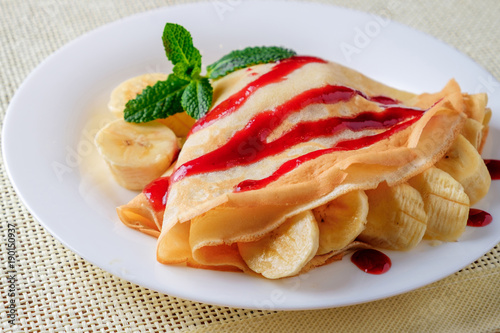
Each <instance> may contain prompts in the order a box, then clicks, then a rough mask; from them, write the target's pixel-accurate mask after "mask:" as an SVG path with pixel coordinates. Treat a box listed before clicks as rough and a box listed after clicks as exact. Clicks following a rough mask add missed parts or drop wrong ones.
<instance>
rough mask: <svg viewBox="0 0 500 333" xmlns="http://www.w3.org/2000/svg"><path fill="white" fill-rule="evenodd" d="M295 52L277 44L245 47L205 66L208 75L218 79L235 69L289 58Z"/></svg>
mask: <svg viewBox="0 0 500 333" xmlns="http://www.w3.org/2000/svg"><path fill="white" fill-rule="evenodd" d="M295 54H296V53H295V51H293V50H289V49H285V48H282V47H277V46H258V47H247V48H246V49H243V50H236V51H232V52H231V53H229V54H227V55H225V56H224V57H222V58H221V59H219V60H218V61H216V62H214V63H213V64H211V65H210V66H208V67H207V72H208V77H209V78H211V79H218V78H220V77H222V76H225V75H227V74H229V73H231V72H234V71H235V70H237V69H241V68H245V67H249V66H253V65H257V64H264V63H269V62H276V61H278V60H282V59H286V58H290V57H292V56H294V55H295Z"/></svg>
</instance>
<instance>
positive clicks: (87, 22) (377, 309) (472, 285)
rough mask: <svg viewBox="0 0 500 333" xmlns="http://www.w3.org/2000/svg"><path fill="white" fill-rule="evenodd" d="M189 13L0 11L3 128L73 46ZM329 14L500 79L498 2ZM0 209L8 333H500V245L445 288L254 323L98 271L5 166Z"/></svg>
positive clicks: (17, 7)
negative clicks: (134, 22)
mask: <svg viewBox="0 0 500 333" xmlns="http://www.w3.org/2000/svg"><path fill="white" fill-rule="evenodd" d="M184 2H187V1H159V0H158V1H153V0H146V1H120V0H106V1H102V0H87V1H78V2H75V1H71V2H70V1H63V0H25V1H18V0H2V1H0V12H1V13H2V20H1V22H0V61H1V63H0V65H1V66H0V80H1V86H0V117H1V121H2V123H3V118H4V116H5V112H6V109H7V105H8V103H9V101H10V100H11V98H12V96H13V95H14V93H15V91H16V89H17V88H18V87H19V85H20V84H21V82H22V81H23V80H24V79H25V78H26V76H27V75H28V73H29V72H30V71H31V70H33V69H34V68H35V67H36V66H37V65H38V64H39V63H40V62H41V61H42V60H43V59H44V58H46V57H47V56H48V55H50V54H51V53H52V52H54V51H55V50H57V49H58V48H60V47H61V46H63V45H64V44H66V43H67V42H69V41H71V40H73V39H74V38H76V37H78V36H80V35H82V34H83V33H85V32H88V31H90V30H92V29H94V28H97V27H99V26H101V25H103V24H105V23H108V22H112V21H115V20H117V19H120V18H122V17H126V16H128V15H132V14H135V13H138V12H143V11H146V10H149V9H153V8H157V7H160V6H165V5H174V4H180V3H184ZM323 2H327V3H331V4H336V5H340V6H345V7H351V8H355V9H359V10H363V11H367V12H371V13H374V14H381V15H384V16H386V17H387V16H388V17H390V18H391V19H393V20H396V21H399V22H401V23H404V24H406V25H409V26H412V27H415V28H416V29H418V30H421V31H424V32H427V33H429V34H431V35H433V36H435V37H437V38H438V39H441V40H443V41H444V42H446V43H448V44H450V45H452V46H454V47H455V48H457V49H459V50H460V51H461V52H464V53H466V54H467V55H469V56H470V57H471V58H472V59H474V60H475V61H476V62H478V63H479V64H480V65H482V66H483V67H485V68H486V69H487V70H488V71H489V72H490V73H492V74H493V75H494V76H495V77H496V78H497V79H499V78H500V57H498V54H500V43H498V40H500V20H498V17H500V5H499V3H498V1H497V0H481V1H474V2H472V1H468V2H466V1H459V0H456V1H443V2H439V3H437V2H436V1H432V0H425V1H424V0H420V1H412V2H404V4H403V2H402V1H401V2H400V1H394V0H392V1H384V0H376V1H373V0H371V1H370V0H353V1H348V0H345V1H323ZM238 3H239V0H238V1H236V0H231V1H230V0H221V1H215V2H214V8H215V6H226V7H225V8H232V9H233V10H237V6H238ZM227 6H229V7H227ZM450 61H452V60H450ZM486 88H487V89H493V90H494V89H499V88H500V87H496V86H491V85H490V86H486ZM0 204H1V208H2V212H3V214H2V215H1V216H0V222H1V224H0V228H1V236H2V241H1V243H0V249H1V251H2V271H1V281H2V289H1V296H2V300H3V302H2V303H0V332H134V333H135V332H305V331H307V332H309V331H310V332H333V331H334V332H353V331H369V332H385V331H387V332H430V331H431V332H500V247H499V246H498V245H497V246H496V247H495V248H494V249H492V250H491V251H490V252H489V253H487V254H485V255H484V256H483V257H481V258H480V259H479V260H477V261H476V262H475V263H473V264H471V265H469V266H468V267H466V268H464V269H463V270H461V271H460V272H457V273H455V274H454V275H452V276H450V277H448V278H446V279H443V280H441V281H438V282H436V283H433V284H431V285H429V286H426V287H423V288H420V289H418V290H415V291H412V292H409V293H406V294H403V295H399V296H395V297H391V298H389V299H385V300H380V301H376V302H371V303H366V304H360V305H355V306H349V307H343V308H335V309H326V310H316V311H296V312H275V311H256V310H245V309H233V308H225V307H218V306H212V305H207V304H202V303H196V302H191V301H187V300H181V299H178V298H175V297H170V296H168V295H163V294H160V293H157V292H154V291H151V290H149V289H147V288H143V287H140V286H137V285H135V284H132V283H129V282H127V281H125V280H122V279H120V278H117V277H115V276H113V275H111V274H109V273H107V272H105V271H103V270H101V269H99V268H98V267H95V266H93V265H91V264H90V263H88V262H86V261H85V260H83V259H82V258H80V257H79V256H77V255H75V254H74V253H72V252H71V251H69V250H68V249H66V248H65V247H64V246H62V245H61V244H60V243H59V242H58V241H57V240H55V239H54V238H53V237H52V236H51V235H50V234H49V233H48V232H47V231H45V230H44V229H43V227H41V226H40V224H38V223H37V222H36V221H34V219H33V217H32V216H31V215H30V213H29V212H28V211H27V210H26V208H25V207H24V206H23V204H22V203H21V202H20V200H19V198H18V196H17V195H16V193H15V192H14V190H13V188H12V186H11V185H10V182H9V180H8V178H7V175H6V172H5V168H4V165H3V163H2V164H1V165H0ZM9 224H10V225H11V226H14V229H15V232H16V236H15V238H16V245H17V251H16V255H17V262H16V264H15V269H16V270H17V272H16V277H17V281H16V282H15V285H16V296H15V300H16V304H15V306H16V309H15V316H16V326H12V325H11V323H10V322H9V320H10V317H9V311H10V309H9V305H10V303H9V300H10V299H11V298H10V296H9V286H10V282H11V281H9V273H8V272H9V266H8V262H9V260H8V248H7V246H8V244H9V242H8V233H9Z"/></svg>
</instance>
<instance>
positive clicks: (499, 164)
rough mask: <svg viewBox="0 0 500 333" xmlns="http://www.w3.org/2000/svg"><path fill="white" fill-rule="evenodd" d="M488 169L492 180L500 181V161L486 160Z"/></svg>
mask: <svg viewBox="0 0 500 333" xmlns="http://www.w3.org/2000/svg"><path fill="white" fill-rule="evenodd" d="M484 163H485V164H486V167H487V168H488V171H489V173H490V176H491V179H492V180H498V179H500V161H499V160H491V159H488V160H484Z"/></svg>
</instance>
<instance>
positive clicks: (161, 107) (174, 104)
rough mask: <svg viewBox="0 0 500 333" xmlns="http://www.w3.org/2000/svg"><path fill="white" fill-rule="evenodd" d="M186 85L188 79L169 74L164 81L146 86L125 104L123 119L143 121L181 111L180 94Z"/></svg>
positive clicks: (134, 121)
mask: <svg viewBox="0 0 500 333" xmlns="http://www.w3.org/2000/svg"><path fill="white" fill-rule="evenodd" d="M188 85H189V81H187V80H183V79H180V78H178V77H177V76H175V75H173V74H170V75H169V76H168V78H167V79H166V80H165V81H158V82H156V84H155V85H153V86H150V87H147V88H146V89H144V90H143V91H142V93H140V94H139V95H137V96H136V97H135V99H132V100H130V101H128V102H127V104H126V105H125V110H124V118H125V121H128V122H131V123H144V122H148V121H152V120H155V119H161V118H166V117H168V116H171V115H173V114H175V113H178V112H182V111H183V109H182V105H181V99H182V94H183V92H184V89H186V87H187V86H188Z"/></svg>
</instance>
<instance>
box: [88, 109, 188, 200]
mask: <svg viewBox="0 0 500 333" xmlns="http://www.w3.org/2000/svg"><path fill="white" fill-rule="evenodd" d="M95 144H96V146H97V149H98V151H99V153H100V154H101V155H102V157H103V158H104V160H105V161H106V162H107V164H108V166H109V168H110V170H111V172H112V173H113V175H114V177H115V179H116V181H117V182H118V184H120V185H121V186H123V187H125V188H127V189H129V190H142V189H143V188H144V187H145V186H146V185H147V184H149V183H150V182H151V181H153V180H154V179H156V178H158V177H160V176H161V175H162V174H163V173H164V172H165V171H166V170H167V169H168V167H169V166H170V164H171V163H172V162H173V161H174V159H175V157H176V156H177V152H178V150H179V147H178V143H177V138H176V136H175V134H174V132H172V131H171V130H170V129H169V128H168V127H167V126H165V125H163V124H160V123H158V122H150V123H144V124H131V123H127V122H126V121H125V120H123V119H117V120H115V121H112V122H111V123H109V124H108V125H106V126H105V127H103V128H102V129H101V130H100V131H99V132H98V133H97V135H96V137H95Z"/></svg>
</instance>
